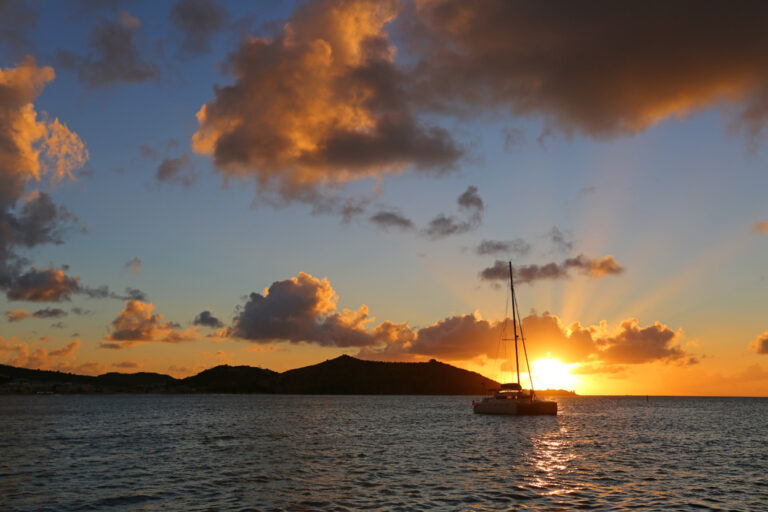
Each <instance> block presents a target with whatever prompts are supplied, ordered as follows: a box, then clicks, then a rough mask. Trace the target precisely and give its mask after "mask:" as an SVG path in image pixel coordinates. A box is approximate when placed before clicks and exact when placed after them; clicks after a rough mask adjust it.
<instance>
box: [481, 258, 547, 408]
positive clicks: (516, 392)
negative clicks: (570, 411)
mask: <svg viewBox="0 0 768 512" xmlns="http://www.w3.org/2000/svg"><path fill="white" fill-rule="evenodd" d="M509 289H510V291H511V292H512V330H513V331H514V335H515V337H514V338H513V339H507V338H504V329H502V341H512V340H514V342H515V370H516V372H517V382H510V383H507V384H502V385H501V387H500V388H499V389H494V390H491V391H492V393H493V394H492V395H491V396H489V397H487V398H484V399H483V400H481V401H480V402H472V408H473V409H474V411H475V414H509V415H513V416H524V415H535V414H548V415H557V402H553V401H550V400H539V399H538V398H536V392H535V391H534V389H533V375H531V366H530V365H529V364H528V351H527V350H526V348H525V336H524V335H523V324H522V322H519V325H518V321H519V319H520V310H519V309H518V307H517V297H516V296H515V281H514V278H513V276H512V262H511V261H510V262H509ZM504 322H505V323H506V320H504ZM519 343H520V344H522V347H523V355H524V356H525V366H526V368H527V370H528V377H529V379H530V381H531V389H529V390H527V391H526V390H524V389H523V387H522V385H521V384H520V359H519V354H518V344H519Z"/></svg>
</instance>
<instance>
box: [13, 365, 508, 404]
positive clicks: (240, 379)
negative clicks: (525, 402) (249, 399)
mask: <svg viewBox="0 0 768 512" xmlns="http://www.w3.org/2000/svg"><path fill="white" fill-rule="evenodd" d="M498 386H499V383H498V382H496V381H494V380H492V379H489V378H487V377H484V376H482V375H480V374H479V373H476V372H472V371H469V370H464V369H462V368H458V367H455V366H452V365H449V364H446V363H441V362H439V361H436V360H434V359H432V360H430V361H429V362H426V363H422V362H419V363H400V362H384V361H367V360H363V359H357V358H355V357H352V356H348V355H342V356H339V357H336V358H334V359H328V360H326V361H324V362H321V363H317V364H314V365H309V366H305V367H302V368H295V369H292V370H286V371H284V372H282V373H280V372H275V371H273V370H269V369H265V368H259V367H254V366H230V365H219V366H215V367H213V368H209V369H207V370H203V371H202V372H200V373H198V374H197V375H192V376H189V377H185V378H182V379H176V378H174V377H171V376H169V375H164V374H159V373H150V372H138V373H119V372H109V373H105V374H102V375H98V376H89V375H77V374H72V373H65V372H58V371H51V370H31V369H27V368H17V367H14V366H8V365H0V393H1V394H24V393H271V394H340V395H350V394H361V395H370V394H393V395H481V394H485V393H487V392H488V390H490V389H493V388H497V387H498Z"/></svg>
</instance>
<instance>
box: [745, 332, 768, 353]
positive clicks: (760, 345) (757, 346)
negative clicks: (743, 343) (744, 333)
mask: <svg viewBox="0 0 768 512" xmlns="http://www.w3.org/2000/svg"><path fill="white" fill-rule="evenodd" d="M749 348H750V350H752V351H753V352H756V353H758V354H768V331H765V332H764V333H763V334H761V335H760V336H758V337H757V338H755V339H754V340H753V341H752V342H751V343H750V344H749Z"/></svg>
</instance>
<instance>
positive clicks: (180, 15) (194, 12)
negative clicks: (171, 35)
mask: <svg viewBox="0 0 768 512" xmlns="http://www.w3.org/2000/svg"><path fill="white" fill-rule="evenodd" d="M170 17H171V23H172V24H173V26H174V28H176V30H177V31H178V32H179V34H180V36H181V37H180V39H181V43H180V44H181V50H182V51H183V52H184V53H187V54H191V55H202V54H204V53H207V52H209V51H210V49H211V39H212V38H213V37H214V36H215V35H216V34H217V33H218V32H219V31H221V30H222V29H224V28H225V27H226V25H227V21H228V19H229V14H228V13H227V11H226V9H224V7H223V6H222V5H221V4H220V3H219V2H216V1H214V0H179V1H177V2H176V3H175V4H174V6H173V8H172V9H171V15H170Z"/></svg>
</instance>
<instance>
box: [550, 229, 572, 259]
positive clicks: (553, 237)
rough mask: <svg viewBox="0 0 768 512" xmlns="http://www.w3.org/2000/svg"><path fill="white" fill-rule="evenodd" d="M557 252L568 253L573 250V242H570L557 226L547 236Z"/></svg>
mask: <svg viewBox="0 0 768 512" xmlns="http://www.w3.org/2000/svg"><path fill="white" fill-rule="evenodd" d="M547 236H548V237H549V239H550V241H551V242H552V245H553V246H554V247H555V250H557V251H559V252H561V253H568V252H571V251H572V250H573V240H570V239H569V238H568V237H566V235H565V234H564V233H563V232H562V231H560V230H559V229H558V228H557V226H552V230H551V231H550V232H549V233H548V234H547Z"/></svg>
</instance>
